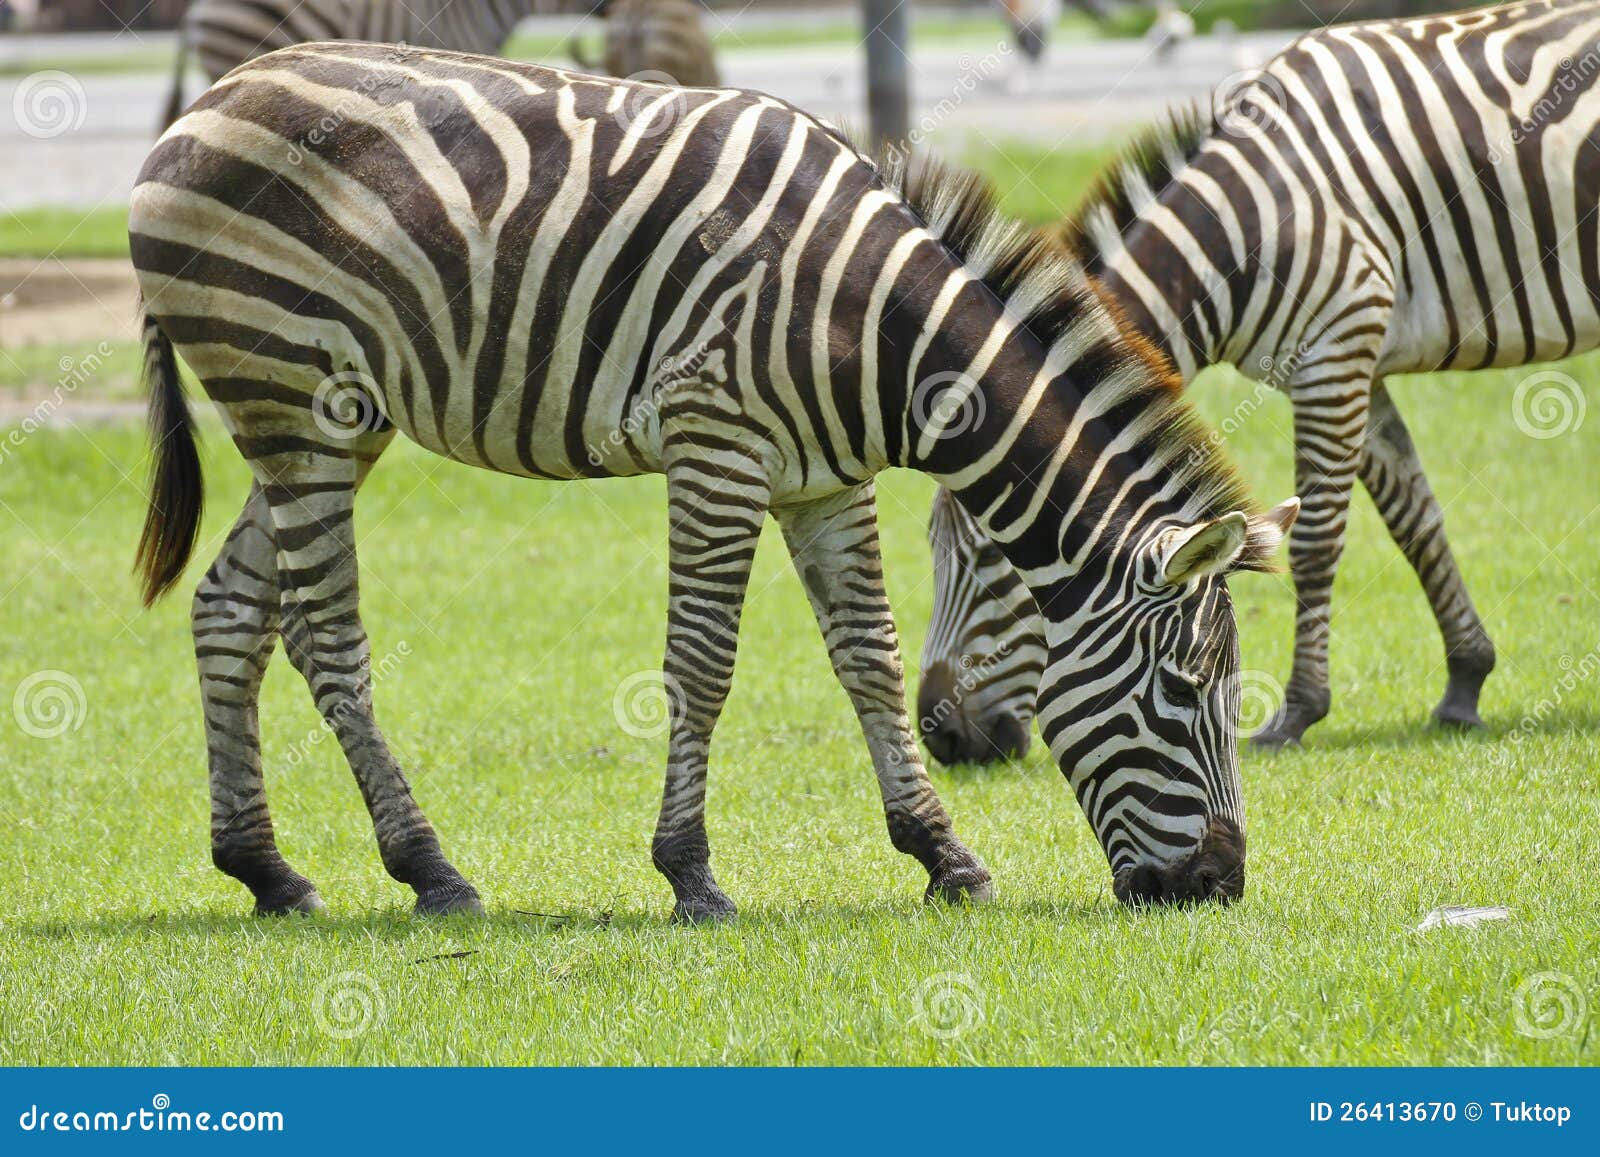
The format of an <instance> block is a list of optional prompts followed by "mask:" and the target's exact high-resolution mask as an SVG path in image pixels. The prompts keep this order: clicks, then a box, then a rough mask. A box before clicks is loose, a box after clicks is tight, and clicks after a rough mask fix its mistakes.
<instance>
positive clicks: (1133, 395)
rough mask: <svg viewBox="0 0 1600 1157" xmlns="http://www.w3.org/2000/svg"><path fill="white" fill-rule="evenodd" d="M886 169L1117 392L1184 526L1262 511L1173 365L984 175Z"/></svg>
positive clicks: (892, 181)
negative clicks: (1013, 211)
mask: <svg viewBox="0 0 1600 1157" xmlns="http://www.w3.org/2000/svg"><path fill="white" fill-rule="evenodd" d="M877 164H878V167H879V170H880V172H881V173H882V174H883V178H884V181H885V183H886V184H887V185H888V186H889V188H891V189H893V190H894V191H895V192H897V193H899V194H900V196H901V197H902V198H904V200H905V201H906V203H907V204H908V205H909V206H910V208H911V209H912V211H913V212H914V213H916V214H917V216H918V217H920V218H921V219H922V222H923V224H924V225H926V227H927V228H928V230H929V231H930V232H931V233H933V234H934V235H935V236H936V237H938V238H939V239H940V240H941V241H942V242H943V243H944V244H945V246H946V247H947V248H948V249H949V250H950V252H951V253H952V254H953V255H954V256H955V257H956V258H957V259H958V260H960V261H961V262H962V263H963V264H964V265H966V267H967V268H968V270H970V271H971V272H972V273H973V274H974V275H976V276H977V277H979V278H980V279H981V280H982V281H983V283H984V284H985V285H986V286H988V287H989V289H990V290H991V291H993V292H994V293H995V294H996V296H998V297H999V298H1000V300H1002V301H1004V302H1006V303H1007V304H1008V305H1009V306H1010V307H1011V310H1012V312H1013V313H1014V314H1015V315H1016V316H1018V317H1020V318H1021V319H1022V324H1023V326H1024V327H1025V328H1026V329H1027V330H1028V331H1029V332H1030V333H1031V334H1032V335H1033V336H1034V337H1035V338H1036V339H1037V340H1038V341H1039V342H1040V343H1041V344H1043V345H1044V346H1046V347H1047V348H1048V347H1052V346H1054V345H1055V344H1056V343H1057V342H1069V343H1071V347H1072V350H1071V352H1072V356H1071V358H1070V360H1069V361H1068V362H1067V364H1070V365H1072V366H1073V367H1074V370H1073V376H1074V377H1075V378H1076V379H1077V381H1078V385H1079V387H1080V388H1081V389H1082V390H1083V391H1084V392H1085V393H1086V394H1087V393H1089V392H1090V391H1091V390H1095V389H1097V388H1100V386H1101V383H1112V382H1114V383H1116V386H1117V388H1118V389H1119V390H1120V394H1121V396H1120V397H1118V398H1117V400H1116V402H1115V404H1114V407H1113V408H1112V410H1111V417H1110V418H1109V421H1110V423H1111V424H1112V425H1113V427H1114V428H1116V429H1119V430H1125V429H1137V430H1138V431H1139V438H1138V441H1137V443H1136V444H1135V445H1134V447H1133V448H1132V449H1131V450H1130V451H1129V454H1130V455H1132V456H1135V457H1137V458H1141V459H1144V460H1158V461H1161V462H1163V463H1165V464H1166V466H1167V468H1168V469H1169V471H1170V472H1171V475H1172V478H1173V480H1174V483H1175V486H1176V490H1177V492H1178V493H1179V494H1180V495H1181V507H1182V510H1181V513H1182V515H1183V517H1185V518H1190V519H1194V520H1197V521H1198V520H1202V519H1209V518H1218V517H1221V516H1222V515H1224V514H1227V513H1228V512H1230V511H1234V510H1244V511H1253V510H1254V509H1255V505H1254V504H1253V503H1252V501H1251V499H1250V494H1249V490H1248V488H1247V487H1246V486H1245V484H1244V482H1243V481H1242V480H1241V479H1240V478H1239V477H1238V475H1237V474H1236V473H1235V471H1234V469H1233V467H1232V465H1231V464H1230V463H1229V462H1228V461H1227V459H1226V458H1225V457H1224V456H1223V455H1222V453H1221V452H1220V450H1219V448H1218V444H1217V439H1216V438H1215V437H1214V436H1213V435H1212V432H1211V430H1210V429H1209V427H1207V426H1206V425H1205V423H1204V422H1202V421H1201V420H1200V418H1199V417H1198V416H1197V415H1196V414H1195V412H1194V410H1193V408H1192V407H1191V406H1190V405H1189V404H1188V402H1186V401H1185V400H1184V399H1183V396H1182V393H1181V390H1182V382H1181V381H1180V380H1179V378H1178V376H1177V374H1176V372H1175V371H1174V370H1173V368H1172V365H1171V363H1169V362H1168V361H1167V359H1166V358H1165V357H1164V356H1163V355H1162V354H1161V353H1159V352H1158V351H1157V350H1156V348H1155V347H1154V346H1153V345H1152V344H1151V343H1150V342H1149V341H1147V340H1146V339H1145V338H1144V337H1143V336H1141V335H1140V334H1138V333H1137V332H1136V331H1135V330H1134V329H1133V328H1132V327H1131V326H1129V325H1127V324H1126V323H1125V322H1124V321H1123V320H1122V318H1121V316H1120V314H1119V313H1118V312H1117V311H1116V310H1115V309H1114V308H1112V307H1110V306H1108V304H1107V303H1105V302H1104V301H1102V300H1101V298H1100V296H1099V295H1098V294H1097V293H1096V291H1095V288H1094V283H1093V281H1092V279H1091V278H1090V277H1089V275H1088V274H1087V273H1085V272H1084V268H1083V265H1082V264H1081V263H1080V261H1079V260H1078V259H1077V258H1076V257H1075V256H1074V255H1073V254H1072V253H1071V252H1069V251H1066V250H1064V249H1063V248H1062V247H1061V245H1060V244H1059V243H1058V242H1057V241H1056V240H1054V239H1052V238H1051V237H1050V235H1049V234H1047V233H1045V232H1044V231H1042V230H1038V229H1030V228H1028V227H1027V226H1026V225H1024V224H1022V223H1021V222H1020V221H1018V220H1016V219H1015V218H1013V217H1011V216H1010V215H1008V214H1007V213H1005V212H1004V211H1003V210H1002V209H1001V208H1000V205H999V198H998V195H997V193H996V191H995V188H994V186H993V184H991V183H990V181H989V180H988V179H987V178H986V177H984V176H982V175H981V174H979V173H976V172H973V171H971V170H969V169H964V168H961V167H958V166H955V165H950V164H946V163H944V162H941V161H938V160H935V159H933V158H931V157H928V156H926V155H924V154H913V155H911V156H910V157H909V158H905V159H899V158H890V159H887V160H885V159H879V160H878V161H877ZM1249 553H1251V552H1249V551H1248V550H1247V552H1246V554H1247V555H1248V554H1249Z"/></svg>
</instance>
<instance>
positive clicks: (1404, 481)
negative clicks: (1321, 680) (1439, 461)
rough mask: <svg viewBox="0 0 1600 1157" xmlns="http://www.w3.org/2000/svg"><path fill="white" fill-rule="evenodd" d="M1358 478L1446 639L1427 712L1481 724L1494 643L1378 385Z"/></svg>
mask: <svg viewBox="0 0 1600 1157" xmlns="http://www.w3.org/2000/svg"><path fill="white" fill-rule="evenodd" d="M1361 481H1362V484H1363V485H1364V486H1366V488H1367V492H1368V493H1369V494H1371V495H1372V501H1373V502H1374V503H1375V504H1376V505H1377V507H1378V513H1380V514H1381V515H1383V521H1384V524H1385V525H1386V526H1387V527H1388V528H1389V534H1390V536H1391V537H1393V539H1394V541H1395V545H1397V546H1398V547H1399V548H1400V550H1401V551H1402V552H1403V553H1404V554H1405V556H1406V559H1407V560H1408V561H1409V562H1410V563H1411V567H1412V569H1413V570H1415V571H1416V572H1417V578H1418V580H1419V581H1420V582H1421V583H1422V589H1423V590H1424V591H1425V592H1426V593H1427V596H1428V604H1429V605H1430V606H1431V607H1432V608H1433V616H1434V618H1435V619H1436V620H1437V621H1438V624H1439V633H1440V634H1441V635H1443V636H1444V649H1445V662H1446V665H1447V668H1448V671H1449V682H1448V684H1447V685H1446V687H1445V692H1444V698H1443V699H1442V700H1441V701H1440V703H1439V705H1438V706H1437V707H1435V708H1434V709H1433V717H1434V719H1436V720H1438V721H1439V722H1440V723H1444V724H1450V725H1454V726H1458V727H1482V726H1483V719H1482V718H1481V717H1480V716H1479V714H1478V694H1479V692H1480V691H1482V689H1483V681H1484V680H1485V679H1487V678H1488V677H1489V672H1490V671H1492V670H1494V643H1493V642H1492V641H1491V640H1490V639H1489V634H1488V632H1487V631H1485V630H1484V628H1483V620H1482V619H1480V618H1479V617H1478V609H1477V608H1476V607H1475V606H1473V605H1472V596H1471V595H1469V594H1468V593H1467V587H1466V583H1465V582H1463V581H1462V578H1461V571H1460V569H1459V568H1458V567H1457V566H1456V560H1455V557H1454V556H1453V555H1452V554H1451V553H1450V544H1449V543H1448V542H1447V541H1446V540H1445V533H1444V511H1443V510H1442V509H1441V508H1440V506H1439V500H1438V499H1437V498H1436V497H1434V493H1433V488H1432V487H1431V486H1429V485H1428V478H1427V475H1426V474H1424V473H1423V470H1422V460H1421V458H1419V457H1418V455H1417V448H1416V446H1415V445H1414V444H1413V443H1412V441H1411V433H1410V431H1408V430H1407V429H1406V424H1405V422H1404V420H1403V419H1402V418H1401V417H1400V411H1399V410H1398V409H1396V408H1395V404H1394V400H1393V399H1392V398H1391V397H1390V396H1389V391H1388V390H1387V389H1385V388H1384V385H1383V383H1382V382H1379V383H1378V384H1377V385H1376V386H1374V388H1373V391H1372V406H1371V413H1370V415H1369V417H1368V420H1367V439H1366V445H1365V447H1364V449H1363V451H1362V455H1361Z"/></svg>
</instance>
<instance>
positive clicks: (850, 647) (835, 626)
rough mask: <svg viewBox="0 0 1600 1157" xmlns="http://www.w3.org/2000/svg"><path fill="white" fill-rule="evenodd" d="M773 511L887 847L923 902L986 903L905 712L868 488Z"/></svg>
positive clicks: (981, 881) (979, 874)
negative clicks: (917, 879) (840, 697)
mask: <svg viewBox="0 0 1600 1157" xmlns="http://www.w3.org/2000/svg"><path fill="white" fill-rule="evenodd" d="M777 514H778V521H779V523H780V524H781V525H782V527H783V533H784V539H785V541H786V542H787V543H788V545H789V554H790V556H791V557H792V558H793V559H794V565H795V569H796V570H797V571H798V572H799V574H800V580H801V582H802V583H804V584H805V588H806V595H807V597H808V598H809V599H810V600H811V608H812V610H813V611H814V612H815V613H816V616H817V626H818V627H819V628H820V629H821V631H822V637H823V640H824V641H825V642H826V644H827V647H828V658H829V660H830V661H831V662H832V664H833V670H834V674H835V675H836V676H838V679H839V683H840V684H841V685H842V686H843V687H844V689H845V692H846V693H847V694H848V695H849V696H850V702H851V705H852V706H854V707H855V710H856V716H857V718H859V719H860V721H861V730H862V732H863V734H864V735H865V736H866V740H867V748H868V750H869V751H870V752H871V753H872V766H873V770H874V771H875V772H876V773H877V777H878V787H879V790H880V792H881V793H882V796H883V808H884V815H885V817H886V819H887V821H888V825H889V838H890V840H891V842H892V843H893V844H894V846H895V848H896V849H897V850H899V851H902V852H905V853H906V854H907V855H910V856H914V857H915V858H916V859H917V860H918V861H919V862H920V863H921V864H922V866H923V867H924V868H926V869H927V870H928V887H927V892H926V898H927V899H929V900H934V899H940V900H946V901H949V902H952V903H958V902H962V901H973V902H981V901H984V900H987V899H989V897H990V895H991V894H992V884H991V882H990V878H989V872H988V869H987V868H985V867H984V866H983V863H982V862H981V861H980V860H979V859H978V857H977V856H975V855H973V853H972V852H971V851H969V850H968V848H967V846H966V845H965V844H963V843H962V842H961V840H960V839H959V838H957V836H956V834H955V831H954V828H953V827H952V825H951V822H950V816H949V814H948V813H947V812H946V811H945V809H944V804H943V803H942V802H940V800H939V796H938V793H936V792H935V791H934V788H933V784H932V782H931V781H930V780H929V779H928V773H927V770H926V769H925V768H924V767H923V764H922V755H921V753H920V752H919V751H918V750H917V740H916V736H915V735H914V734H913V733H912V730H911V720H910V719H909V718H908V717H907V715H906V688H905V666H904V663H903V661H902V660H901V657H900V640H899V638H898V636H897V634H896V632H895V626H894V616H893V614H892V613H891V611H890V608H889V599H888V595H887V593H886V592H885V591H884V586H883V558H882V554H881V552H880V550H879V546H878V511H877V503H876V500H875V497H874V488H873V485H872V483H870V482H869V483H867V484H865V485H863V486H859V487H857V488H856V489H854V490H847V491H843V492H842V493H840V494H839V495H836V496H830V497H828V498H825V499H821V500H819V501H816V502H811V503H807V504H805V505H802V506H795V507H789V508H785V509H781V510H779V511H778V512H777Z"/></svg>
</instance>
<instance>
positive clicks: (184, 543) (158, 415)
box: [133, 314, 205, 607]
mask: <svg viewBox="0 0 1600 1157" xmlns="http://www.w3.org/2000/svg"><path fill="white" fill-rule="evenodd" d="M144 375H145V388H146V389H147V390H149V393H150V441H151V444H152V449H153V451H154V462H153V464H152V467H151V476H150V507H149V509H148V510H147V511H146V512H145V516H144V531H143V533H141V534H140V535H139V551H138V553H137V554H136V555H135V556H134V563H133V569H134V571H135V573H137V574H138V575H139V579H140V583H141V585H142V587H143V595H144V605H145V606H147V607H148V606H149V605H150V604H151V603H153V602H155V601H156V600H157V599H159V598H160V597H161V596H162V595H164V594H166V593H167V591H168V590H170V589H171V588H172V585H173V584H174V583H175V582H177V581H178V580H179V579H180V578H182V577H183V571H184V568H185V567H186V566H188V564H189V556H190V555H191V554H193V553H194V544H195V540H196V539H197V538H199V536H200V513H201V511H202V510H203V509H204V506H205V487H204V485H203V481H202V478H201V475H200V453H199V451H198V450H197V449H196V447H195V438H194V419H193V418H192V417H191V416H190V414H189V403H188V400H187V399H185V398H184V396H183V383H182V382H181V381H180V380H179V378H178V359H177V358H176V357H175V356H174V355H173V352H172V343H171V342H170V341H168V340H167V337H166V335H165V334H163V333H162V332H161V328H160V327H159V326H158V325H156V323H155V320H154V319H153V318H151V317H150V316H149V315H148V314H146V315H145V319H144Z"/></svg>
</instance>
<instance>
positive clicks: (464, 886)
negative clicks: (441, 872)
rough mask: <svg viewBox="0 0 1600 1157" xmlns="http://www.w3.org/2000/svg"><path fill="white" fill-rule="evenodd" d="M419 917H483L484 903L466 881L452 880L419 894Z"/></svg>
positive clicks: (425, 889)
mask: <svg viewBox="0 0 1600 1157" xmlns="http://www.w3.org/2000/svg"><path fill="white" fill-rule="evenodd" d="M417 915H418V916H482V915H483V901H482V900H480V899H478V893H477V891H476V889H474V888H473V886H472V885H471V884H469V883H467V882H466V881H465V880H452V881H451V882H450V883H448V884H440V885H438V886H437V887H433V888H424V889H423V890H422V891H420V892H418V893H417Z"/></svg>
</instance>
